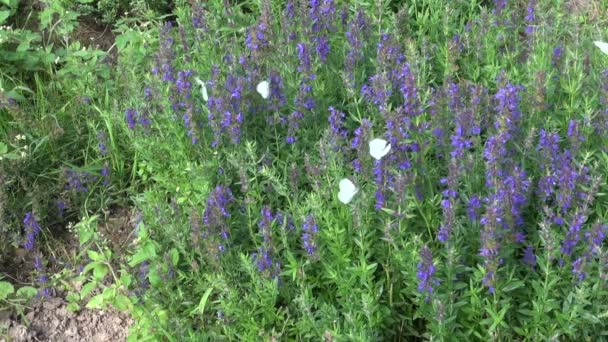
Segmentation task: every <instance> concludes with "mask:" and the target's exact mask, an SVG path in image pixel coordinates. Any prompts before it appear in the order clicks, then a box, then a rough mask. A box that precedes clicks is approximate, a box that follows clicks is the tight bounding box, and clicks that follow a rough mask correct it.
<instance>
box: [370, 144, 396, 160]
mask: <svg viewBox="0 0 608 342" xmlns="http://www.w3.org/2000/svg"><path fill="white" fill-rule="evenodd" d="M390 150H391V144H389V143H388V142H387V141H386V140H384V139H374V140H372V141H370V142H369V154H370V155H371V156H372V157H373V158H374V159H376V160H380V159H382V157H384V156H385V155H387V154H388V152H389V151H390Z"/></svg>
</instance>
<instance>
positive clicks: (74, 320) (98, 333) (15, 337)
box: [0, 297, 133, 342]
mask: <svg viewBox="0 0 608 342" xmlns="http://www.w3.org/2000/svg"><path fill="white" fill-rule="evenodd" d="M28 311H29V312H28V313H26V315H25V317H24V319H20V318H19V317H16V316H15V315H14V314H7V313H4V317H3V316H2V315H3V312H0V342H5V341H6V342H9V341H10V342H13V341H14V342H21V341H24V342H25V341H28V342H29V341H66V342H81V341H82V342H85V341H87V342H88V341H93V342H102V341H103V342H105V341H125V340H126V339H127V336H128V331H129V327H130V326H131V324H133V320H132V319H131V318H129V317H128V316H127V315H126V314H124V313H121V312H117V311H115V310H108V311H100V310H90V309H83V310H81V311H79V312H76V313H73V312H70V311H69V310H67V303H66V302H65V301H64V300H63V299H61V298H56V297H46V298H44V300H42V301H38V302H37V303H35V304H34V305H33V309H32V310H28Z"/></svg>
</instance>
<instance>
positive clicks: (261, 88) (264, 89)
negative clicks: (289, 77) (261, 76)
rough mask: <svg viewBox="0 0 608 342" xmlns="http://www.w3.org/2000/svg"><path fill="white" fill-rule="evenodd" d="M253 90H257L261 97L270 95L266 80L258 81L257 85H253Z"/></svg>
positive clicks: (268, 84)
mask: <svg viewBox="0 0 608 342" xmlns="http://www.w3.org/2000/svg"><path fill="white" fill-rule="evenodd" d="M255 90H257V92H258V93H260V95H262V97H263V98H265V99H267V98H268V96H269V95H270V83H268V81H262V82H260V83H258V86H257V87H255Z"/></svg>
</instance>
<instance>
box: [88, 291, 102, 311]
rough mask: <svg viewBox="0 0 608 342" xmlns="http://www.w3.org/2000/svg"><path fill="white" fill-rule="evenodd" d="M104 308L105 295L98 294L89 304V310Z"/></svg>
mask: <svg viewBox="0 0 608 342" xmlns="http://www.w3.org/2000/svg"><path fill="white" fill-rule="evenodd" d="M102 307H103V295H102V294H98V295H96V296H94V297H93V298H91V300H89V302H88V303H87V308H89V309H101V308H102Z"/></svg>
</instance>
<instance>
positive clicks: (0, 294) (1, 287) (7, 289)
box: [0, 281, 15, 300]
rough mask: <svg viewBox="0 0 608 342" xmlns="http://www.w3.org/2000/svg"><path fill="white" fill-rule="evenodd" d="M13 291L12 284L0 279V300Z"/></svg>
mask: <svg viewBox="0 0 608 342" xmlns="http://www.w3.org/2000/svg"><path fill="white" fill-rule="evenodd" d="M13 293H15V288H14V287H13V284H11V283H9V282H6V281H0V300H3V299H6V297H8V295H10V294H13Z"/></svg>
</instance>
